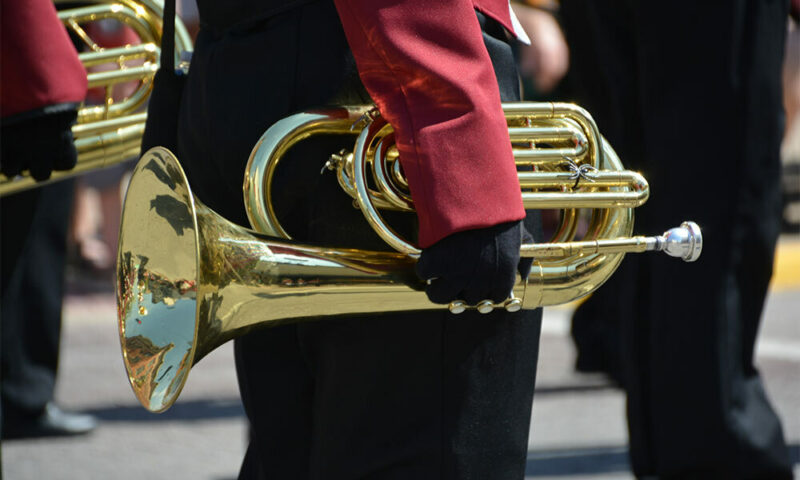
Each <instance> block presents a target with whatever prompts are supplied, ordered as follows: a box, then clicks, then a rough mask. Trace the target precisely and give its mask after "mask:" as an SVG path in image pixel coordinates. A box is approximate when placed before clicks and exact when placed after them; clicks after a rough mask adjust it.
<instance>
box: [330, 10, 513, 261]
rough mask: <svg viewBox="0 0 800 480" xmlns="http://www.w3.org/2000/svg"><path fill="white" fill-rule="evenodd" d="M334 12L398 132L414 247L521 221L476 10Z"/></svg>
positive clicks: (502, 121)
mask: <svg viewBox="0 0 800 480" xmlns="http://www.w3.org/2000/svg"><path fill="white" fill-rule="evenodd" d="M485 3H491V2H485ZM505 5H506V6H507V2H505ZM336 8H337V10H338V12H339V17H340V19H341V21H342V25H343V26H344V30H345V34H346V35H347V39H348V43H349V44H350V48H351V49H352V51H353V55H354V56H355V59H356V64H357V66H358V71H359V75H360V76H361V79H362V81H363V82H364V85H365V87H366V88H367V90H368V91H369V93H370V95H371V96H372V98H373V99H374V100H375V102H376V103H377V105H378V108H379V109H380V111H381V113H382V114H383V116H384V117H385V118H386V119H387V120H388V121H389V123H391V124H392V126H393V127H394V128H395V131H396V134H395V140H396V143H397V147H398V150H399V152H400V159H401V162H402V165H403V170H404V171H405V174H406V177H407V178H408V181H409V186H410V188H411V195H412V197H413V199H414V203H415V206H416V209H417V215H418V217H419V224H420V232H419V243H420V246H421V247H423V248H425V247H428V246H430V245H432V244H433V243H435V242H437V241H438V240H440V239H442V238H444V237H446V236H447V235H450V234H452V233H455V232H458V231H462V230H469V229H474V228H481V227H488V226H492V225H496V224H499V223H503V222H508V221H513V220H520V219H522V218H523V217H524V216H525V211H524V209H523V206H522V198H521V194H520V187H519V180H518V178H517V172H516V167H515V165H514V161H513V157H512V154H511V144H510V141H509V136H508V129H507V127H506V122H505V118H504V116H503V112H502V109H501V106H500V93H499V89H498V86H497V80H496V78H495V75H494V69H493V68H492V64H491V60H490V58H489V55H488V53H487V52H486V48H485V46H484V44H483V38H482V36H481V30H480V25H479V24H478V20H477V17H476V15H475V10H474V8H475V6H474V5H473V2H472V1H470V0H437V1H435V2H431V1H425V0H402V1H398V0H336Z"/></svg>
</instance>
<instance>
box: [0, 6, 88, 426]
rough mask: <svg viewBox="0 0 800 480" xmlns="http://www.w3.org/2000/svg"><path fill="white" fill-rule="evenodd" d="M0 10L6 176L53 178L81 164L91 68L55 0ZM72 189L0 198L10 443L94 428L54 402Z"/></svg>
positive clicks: (65, 185)
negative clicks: (80, 132) (76, 136)
mask: <svg viewBox="0 0 800 480" xmlns="http://www.w3.org/2000/svg"><path fill="white" fill-rule="evenodd" d="M0 9H2V14H0V22H2V23H1V24H0V35H1V36H2V56H1V57H0V62H2V64H1V65H0V68H1V69H2V70H1V72H2V90H1V91H0V114H1V115H2V131H1V132H0V136H2V138H0V142H1V143H2V156H1V157H0V171H2V173H3V174H4V175H6V176H7V177H13V176H15V175H17V174H19V173H20V172H22V171H24V170H29V171H30V173H31V174H32V176H33V177H34V178H35V179H36V180H46V179H47V178H49V177H50V174H51V172H52V170H67V169H70V168H72V167H74V165H75V162H76V158H77V153H76V150H75V146H74V144H73V139H72V132H71V127H72V125H73V124H74V123H75V121H76V117H77V108H78V106H79V104H80V102H81V101H83V99H84V97H85V96H86V86H87V78H86V72H85V70H84V69H83V66H82V65H81V63H80V61H79V60H78V56H77V52H76V50H75V47H74V46H73V44H72V42H71V41H70V39H69V36H68V35H67V32H66V30H65V29H64V27H63V26H62V24H61V22H60V21H59V20H58V17H57V15H56V10H55V7H54V5H53V3H52V2H51V1H50V0H28V1H26V2H19V1H15V0H1V1H0ZM72 193H73V184H72V182H70V181H62V182H59V183H55V184H52V185H48V186H45V187H42V188H36V189H32V190H29V191H25V192H21V193H16V194H13V195H10V196H6V197H3V198H2V199H0V223H1V224H2V225H1V226H0V228H1V229H0V234H2V245H1V246H0V248H1V249H2V250H1V253H0V264H1V265H0V267H1V268H2V278H0V289H2V297H1V299H0V301H1V302H2V304H0V309H1V310H2V311H1V312H0V337H1V339H2V346H1V347H0V358H1V360H2V363H1V365H0V366H1V367H2V372H0V375H2V376H1V377H0V397H1V398H2V409H1V410H0V415H1V416H2V437H3V439H9V438H21V437H34V436H46V435H73V434H82V433H87V432H89V431H91V430H92V429H93V428H94V427H95V423H96V422H95V419H94V418H93V417H91V416H88V415H82V414H75V413H68V412H64V411H62V410H61V409H60V408H58V407H57V406H56V405H55V403H54V402H53V397H54V389H55V382H56V373H57V368H58V352H59V343H60V331H61V303H62V298H63V287H64V266H65V255H66V234H67V227H68V222H69V218H70V208H71V205H72Z"/></svg>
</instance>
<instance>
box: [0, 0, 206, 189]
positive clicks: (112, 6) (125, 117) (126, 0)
mask: <svg viewBox="0 0 800 480" xmlns="http://www.w3.org/2000/svg"><path fill="white" fill-rule="evenodd" d="M55 3H56V6H57V7H59V12H58V16H59V19H61V21H62V23H64V25H65V26H66V27H67V29H69V30H70V31H71V32H72V33H73V34H74V35H75V36H77V37H78V38H80V39H81V41H82V42H83V43H84V46H85V48H86V51H84V52H81V53H79V55H78V57H79V58H80V60H81V63H82V64H83V66H84V67H85V68H87V70H88V69H91V70H92V71H91V72H90V73H87V76H88V83H89V88H98V87H99V88H103V89H104V90H105V99H104V101H103V103H102V104H101V105H83V106H82V107H81V108H80V109H79V111H78V123H77V124H76V125H75V126H74V127H73V129H72V133H73V136H74V138H75V147H76V149H77V151H78V163H77V165H76V166H75V168H74V169H72V170H69V171H54V172H53V173H52V175H51V177H50V180H48V181H46V182H36V181H35V180H34V179H33V178H32V177H30V175H28V173H27V172H23V174H22V175H19V176H17V177H16V178H6V177H5V176H3V175H2V174H0V196H2V195H8V194H11V193H14V192H18V191H22V190H26V189H28V188H32V187H36V186H39V185H43V184H46V183H49V182H53V181H57V180H61V179H63V178H67V177H71V176H74V175H78V174H81V173H85V172H88V171H92V170H97V169H100V168H104V167H108V166H112V165H116V164H118V163H120V162H122V161H125V160H129V159H131V158H134V157H135V156H137V155H138V154H139V146H140V144H141V140H142V134H143V133H144V122H145V119H146V118H147V114H146V113H145V111H144V107H145V104H146V102H147V99H148V98H149V96H150V92H151V91H152V88H153V76H154V75H155V72H156V71H157V70H158V66H159V55H160V48H159V45H160V44H161V28H162V16H163V7H162V2H158V1H156V0H85V1H84V2H81V3H82V4H85V6H82V7H71V6H72V5H74V4H75V3H76V2H72V1H71V0H55ZM62 5H66V6H68V7H69V8H60V6H62ZM100 20H116V21H118V22H120V23H122V24H124V25H126V26H128V27H130V28H131V29H132V30H133V31H134V32H135V33H136V35H137V36H138V38H139V41H140V43H139V44H135V45H125V46H122V47H114V48H105V47H102V46H101V45H99V44H98V43H97V42H96V41H95V40H94V39H92V38H91V37H90V35H89V34H88V33H87V31H86V29H85V25H86V24H87V23H89V22H96V21H100ZM191 49H192V40H191V38H190V37H189V34H188V32H187V31H186V28H185V27H184V25H183V23H182V22H181V21H180V19H177V18H176V24H175V52H176V62H175V64H176V65H178V63H179V60H180V56H181V55H182V54H183V52H186V51H189V50H191ZM133 81H135V82H138V85H137V87H136V88H135V90H133V91H132V92H131V93H129V94H127V95H125V96H124V98H121V99H118V100H115V98H114V86H115V85H119V84H123V83H126V82H133Z"/></svg>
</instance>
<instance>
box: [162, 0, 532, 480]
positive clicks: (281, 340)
mask: <svg viewBox="0 0 800 480" xmlns="http://www.w3.org/2000/svg"><path fill="white" fill-rule="evenodd" d="M198 7H199V14H200V24H201V28H200V32H199V34H198V37H197V42H196V46H195V51H194V55H193V59H192V66H191V70H190V72H189V75H188V78H187V81H186V86H185V90H184V91H183V95H182V101H181V105H180V114H179V118H178V134H177V152H176V153H177V157H178V158H179V159H180V160H181V162H182V164H183V166H184V168H185V170H186V173H187V175H188V178H189V181H190V184H191V185H192V187H193V190H194V191H195V192H196V193H197V195H198V197H199V198H200V199H201V200H202V201H203V203H205V204H207V205H208V206H209V207H210V208H212V209H214V210H215V211H217V212H218V213H220V214H222V215H223V216H225V217H226V218H228V219H230V220H232V221H234V222H237V223H240V224H242V225H247V218H246V215H245V211H244V208H243V205H242V200H241V198H242V192H241V188H242V187H241V185H242V178H243V173H244V166H245V163H246V161H247V158H248V155H249V153H250V150H251V149H252V148H253V146H254V145H255V143H256V141H257V140H258V138H259V137H260V136H261V134H262V133H263V132H264V131H265V130H266V129H267V128H268V127H269V126H270V125H271V124H272V123H274V122H275V121H277V120H279V119H281V118H283V117H285V116H287V115H289V114H291V113H294V112H296V111H300V110H304V109H308V108H313V107H317V106H323V105H326V104H342V103H349V104H353V103H361V104H363V103H369V102H371V101H373V100H374V102H375V103H376V104H377V105H378V107H379V108H380V110H381V112H382V114H383V115H385V116H386V118H387V119H388V120H389V121H390V122H391V123H392V124H393V126H394V127H395V129H396V141H397V145H398V148H399V150H400V153H401V158H402V163H403V168H404V170H405V173H406V175H407V176H408V179H409V182H410V185H411V191H412V195H413V198H414V201H415V204H416V207H417V211H418V212H419V228H418V241H419V244H420V246H421V247H422V248H423V253H422V258H421V260H420V262H419V266H418V272H419V273H420V275H421V276H422V277H423V278H424V279H427V280H430V285H429V287H428V291H427V293H428V295H429V298H431V300H433V301H435V302H439V303H446V302H449V301H451V300H455V299H462V300H466V301H468V302H470V303H473V304H474V303H476V302H477V301H479V300H483V299H493V300H498V301H499V300H502V299H504V298H506V296H507V295H508V292H509V291H510V289H511V286H512V285H513V282H514V278H515V276H516V274H517V271H518V269H522V270H525V269H526V268H527V267H528V265H529V263H528V262H522V263H521V262H520V259H519V246H520V242H521V241H522V240H523V238H525V237H527V236H528V234H527V232H526V228H525V227H524V225H523V219H524V218H525V211H524V209H523V207H522V202H521V196H520V189H519V183H518V180H517V175H516V169H515V167H514V163H513V158H512V156H511V149H510V143H509V137H508V132H507V128H506V125H505V120H504V117H503V114H502V110H501V107H500V102H501V98H502V99H503V100H506V101H509V100H518V99H519V92H518V81H517V75H516V68H515V63H514V59H513V58H512V54H511V47H510V45H509V44H508V32H510V31H512V30H513V26H512V19H511V13H510V9H509V5H508V2H507V0H480V1H479V0H475V1H474V2H473V1H471V0H442V1H437V2H424V1H421V0H406V1H387V0H370V1H367V0H337V1H336V3H335V5H334V2H332V1H331V0H317V1H309V0H295V1H278V0H273V1H268V0H265V1H262V2H252V1H247V0H237V1H226V2H222V1H213V0H200V1H199V4H198ZM340 20H341V21H340ZM351 52H352V53H351ZM362 82H363V84H362ZM350 141H351V140H350V139H345V140H342V139H338V138H325V139H315V140H309V141H307V142H305V143H304V144H301V145H300V146H298V147H296V149H295V150H296V151H295V155H294V156H293V157H292V158H290V159H288V160H287V161H284V162H283V164H288V165H289V166H287V167H285V168H284V170H283V171H282V172H279V173H278V176H279V179H280V180H279V182H281V183H280V185H281V187H280V189H279V190H280V191H279V192H278V194H277V197H278V198H277V204H278V208H279V209H281V208H283V209H284V212H283V213H282V214H281V213H279V216H282V219H285V220H286V222H287V224H288V225H287V230H289V231H290V232H292V234H293V237H294V238H296V239H298V240H301V241H303V240H313V241H315V242H322V243H324V244H331V245H338V246H346V247H353V248H370V249H385V248H386V247H385V246H384V245H383V244H382V242H380V241H379V240H378V237H377V236H376V235H375V234H374V232H372V231H371V230H370V229H369V227H368V226H367V224H366V222H365V221H364V219H363V218H362V217H361V213H360V212H358V211H356V210H354V209H353V208H352V206H351V202H350V199H349V198H348V197H346V196H345V195H344V194H343V193H342V192H341V191H339V189H338V185H337V182H336V179H335V177H334V176H332V175H319V171H320V168H321V166H322V165H323V164H324V163H325V162H326V160H327V159H328V157H329V155H330V154H331V153H333V152H336V151H338V149H339V148H341V147H343V146H346V145H347V144H348V143H349V142H350ZM400 221H401V222H406V223H411V222H408V219H401V220H400ZM526 221H527V222H528V223H527V225H528V226H529V230H535V226H536V221H530V220H526ZM533 233H534V235H536V231H533ZM370 317H374V318H370ZM540 322H541V311H539V310H537V311H527V312H518V313H513V314H512V313H508V312H505V311H495V312H492V313H490V314H488V315H480V314H477V313H476V312H475V311H468V312H465V313H464V314H461V315H453V314H450V313H449V312H447V310H446V309H443V310H442V311H428V312H410V313H405V314H392V315H380V316H378V315H371V316H370V315H367V316H363V317H353V318H342V319H338V320H332V321H331V320H329V321H326V322H320V323H314V322H310V323H304V324H300V325H288V326H279V327H275V328H272V329H268V330H264V331H261V332H257V333H252V334H249V335H247V336H245V337H242V338H239V339H237V340H236V343H235V356H236V362H237V373H238V378H239V383H240V389H241V393H242V398H243V402H244V406H245V410H246V412H247V415H248V419H249V421H250V427H251V428H250V444H249V448H248V451H247V454H246V457H245V459H244V462H243V465H242V469H241V472H240V478H242V479H250V478H288V479H298V478H326V479H340V478H387V479H388V478H415V479H428V478H437V479H439V478H459V479H467V478H480V479H488V478H503V479H505V478H522V477H523V475H524V470H525V461H526V453H527V448H528V430H529V423H530V416H531V403H532V396H533V388H534V378H535V373H536V360H537V353H538V341H539V330H540V325H541V323H540Z"/></svg>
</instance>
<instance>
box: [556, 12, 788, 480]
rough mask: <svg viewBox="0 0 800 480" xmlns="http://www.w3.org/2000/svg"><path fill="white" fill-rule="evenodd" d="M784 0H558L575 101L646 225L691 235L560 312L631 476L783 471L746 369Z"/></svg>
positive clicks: (763, 283) (770, 250)
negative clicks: (625, 445)
mask: <svg viewBox="0 0 800 480" xmlns="http://www.w3.org/2000/svg"><path fill="white" fill-rule="evenodd" d="M788 11H789V2H788V1H777V0H773V1H753V0H736V1H731V2H680V3H674V2H672V3H670V2H667V3H665V2H631V1H627V0H601V1H598V0H563V1H562V2H561V15H562V18H563V21H564V27H565V32H566V37H567V41H568V44H569V46H570V49H571V52H572V57H571V58H572V72H571V75H572V76H573V79H574V80H575V82H574V84H573V88H574V91H575V94H576V99H577V101H578V103H580V104H581V105H583V106H584V107H586V108H587V109H588V110H589V111H590V112H591V113H592V115H593V116H594V118H595V119H596V121H597V124H598V126H599V128H600V130H601V131H602V132H603V133H604V135H605V136H606V138H608V140H609V141H610V143H611V145H613V146H614V148H615V149H616V150H617V152H618V153H619V155H620V158H621V159H622V160H623V161H624V162H625V164H626V166H627V167H628V168H630V169H632V170H639V171H641V172H643V174H644V176H645V177H646V178H647V179H648V181H649V182H650V186H651V190H652V195H651V196H650V199H649V200H648V202H647V204H645V205H644V206H642V207H641V208H639V209H637V211H636V220H637V221H636V230H638V231H639V232H648V231H652V230H653V229H656V228H658V227H659V226H663V225H669V224H671V222H675V221H678V220H680V219H683V218H691V219H693V220H696V221H697V222H698V224H699V225H700V226H701V228H703V236H704V243H706V246H707V247H706V248H704V251H703V256H702V257H701V258H700V260H699V261H698V262H697V263H695V264H691V265H678V264H676V263H674V262H668V261H664V259H662V258H656V257H644V256H642V257H636V258H631V257H629V258H626V260H625V262H623V264H622V265H621V267H620V268H619V270H618V271H617V273H616V274H615V275H614V276H613V277H612V278H611V279H610V280H609V281H608V282H607V283H606V284H605V285H604V286H603V288H602V289H600V290H599V291H597V292H596V293H594V294H593V295H592V296H591V297H590V298H589V299H588V300H587V301H586V302H584V303H583V304H582V305H580V306H579V307H578V309H577V311H576V312H575V316H574V318H573V336H574V338H575V340H576V344H577V347H578V352H579V357H578V367H579V369H584V370H600V371H606V372H608V373H610V374H611V376H612V377H614V378H616V379H618V380H619V381H620V382H621V383H622V384H624V386H625V389H626V392H627V401H628V403H627V418H628V427H629V434H630V456H631V464H632V468H633V471H634V473H635V474H636V476H637V477H639V478H651V477H654V478H659V479H732V480H733V479H770V480H779V479H790V478H792V468H791V461H790V458H789V451H788V448H787V445H786V442H785V439H784V436H783V432H782V428H781V424H780V421H779V419H778V417H777V415H776V413H775V411H774V410H773V407H772V405H771V404H770V401H769V399H768V397H767V394H766V392H765V390H764V385H763V383H762V380H761V377H760V375H759V373H758V370H757V369H756V367H755V365H754V364H753V355H754V346H755V340H756V334H757V332H758V327H759V323H760V318H761V313H762V308H763V304H764V300H765V296H766V293H767V288H768V285H769V280H770V276H771V272H772V262H773V254H774V249H775V244H776V241H777V237H778V234H779V231H780V210H781V201H780V186H779V182H780V170H781V167H780V160H779V148H780V143H781V137H782V135H783V126H784V123H783V122H784V115H783V108H782V107H783V105H782V96H781V65H782V62H783V58H784V57H783V52H784V41H785V32H786V20H787V14H788Z"/></svg>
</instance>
